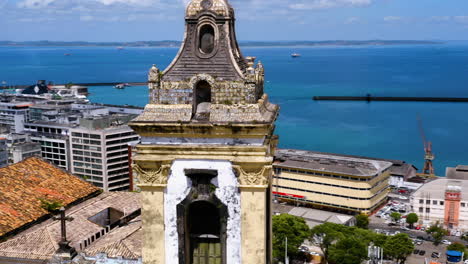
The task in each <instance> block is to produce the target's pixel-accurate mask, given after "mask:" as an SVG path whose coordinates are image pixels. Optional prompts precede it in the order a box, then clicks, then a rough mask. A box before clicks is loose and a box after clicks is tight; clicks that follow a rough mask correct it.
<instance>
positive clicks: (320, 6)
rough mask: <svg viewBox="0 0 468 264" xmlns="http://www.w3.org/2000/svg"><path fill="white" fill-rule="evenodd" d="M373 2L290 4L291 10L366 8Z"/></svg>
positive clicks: (317, 0) (327, 0) (333, 0)
mask: <svg viewBox="0 0 468 264" xmlns="http://www.w3.org/2000/svg"><path fill="white" fill-rule="evenodd" d="M372 1H373V0H308V1H303V2H302V3H297V4H291V5H289V8H291V9H299V10H306V9H326V8H333V7H340V6H368V5H370V4H372Z"/></svg>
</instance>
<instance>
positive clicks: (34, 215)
mask: <svg viewBox="0 0 468 264" xmlns="http://www.w3.org/2000/svg"><path fill="white" fill-rule="evenodd" d="M0 182H1V183H2V184H0V237H2V236H4V235H6V234H8V233H10V232H12V231H15V230H16V229H18V228H21V227H23V226H25V225H27V224H30V223H34V222H36V221H37V220H39V219H40V218H42V217H45V216H46V215H48V214H49V213H48V211H46V210H45V209H43V208H42V207H41V201H40V199H44V200H47V201H59V202H61V203H62V204H63V205H64V206H67V205H69V204H72V203H74V202H76V201H79V200H81V199H83V198H85V197H88V196H90V195H92V194H94V193H96V192H98V191H99V189H98V188H97V187H94V186H93V185H91V184H89V183H87V182H85V181H83V180H81V179H79V178H77V177H75V176H73V175H71V174H69V173H67V172H65V171H64V170H62V169H59V168H57V167H55V166H54V165H52V164H50V163H48V162H47V161H44V160H42V159H40V158H37V157H32V158H28V159H26V160H24V161H22V162H19V163H17V164H14V165H11V166H8V167H5V168H0Z"/></svg>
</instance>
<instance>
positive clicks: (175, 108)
mask: <svg viewBox="0 0 468 264" xmlns="http://www.w3.org/2000/svg"><path fill="white" fill-rule="evenodd" d="M185 21H186V28H185V39H184V41H183V44H182V46H181V48H180V51H179V53H178V54H177V56H176V58H175V59H174V61H173V62H172V63H171V64H170V65H169V66H168V67H167V69H166V70H164V71H162V72H161V71H159V69H158V68H157V67H156V66H153V67H152V68H151V70H150V73H149V89H150V102H149V104H148V105H147V106H146V107H145V111H144V112H143V114H141V115H140V116H139V117H137V118H136V119H135V120H133V121H132V122H131V124H130V126H131V127H132V128H133V129H134V130H135V131H136V132H137V133H138V134H139V135H140V136H141V144H140V145H139V146H138V153H137V155H136V157H135V159H134V171H135V174H136V175H137V176H136V177H137V180H138V186H139V187H140V188H141V191H142V210H143V211H142V215H143V228H144V242H143V243H144V246H143V262H144V263H145V264H205V263H206V264H208V263H216V264H240V263H243V264H254V263H255V264H269V263H271V212H270V209H271V197H270V196H271V174H272V161H273V153H274V149H275V146H276V142H277V140H276V137H274V136H273V132H274V128H275V126H274V122H275V120H276V118H277V115H278V110H279V109H278V107H277V106H276V105H274V104H271V103H270V102H269V101H268V97H267V95H266V94H264V92H263V84H264V69H263V66H262V64H261V63H260V62H258V63H257V64H255V58H253V57H247V58H244V57H243V56H242V53H241V52H240V49H239V45H238V43H237V40H236V35H235V26H234V22H235V18H234V10H233V8H232V7H231V5H230V4H229V3H228V2H227V0H192V1H191V2H190V3H189V4H188V6H187V10H186V16H185Z"/></svg>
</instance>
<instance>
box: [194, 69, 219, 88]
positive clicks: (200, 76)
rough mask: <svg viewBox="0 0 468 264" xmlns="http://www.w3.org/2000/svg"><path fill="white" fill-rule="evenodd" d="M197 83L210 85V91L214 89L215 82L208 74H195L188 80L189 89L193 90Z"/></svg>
mask: <svg viewBox="0 0 468 264" xmlns="http://www.w3.org/2000/svg"><path fill="white" fill-rule="evenodd" d="M199 81H206V82H208V83H209V84H210V86H211V89H212V90H214V89H215V87H216V80H215V79H214V78H213V77H211V75H209V74H205V73H202V74H197V75H195V76H193V77H192V79H190V87H191V88H192V89H193V88H194V87H195V85H196V84H197V83H198V82H199Z"/></svg>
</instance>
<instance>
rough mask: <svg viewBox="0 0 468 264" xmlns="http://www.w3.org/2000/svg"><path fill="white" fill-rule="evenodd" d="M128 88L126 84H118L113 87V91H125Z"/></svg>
mask: <svg viewBox="0 0 468 264" xmlns="http://www.w3.org/2000/svg"><path fill="white" fill-rule="evenodd" d="M128 86H130V84H128V83H119V84H117V85H116V86H114V88H115V89H125V87H128Z"/></svg>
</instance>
